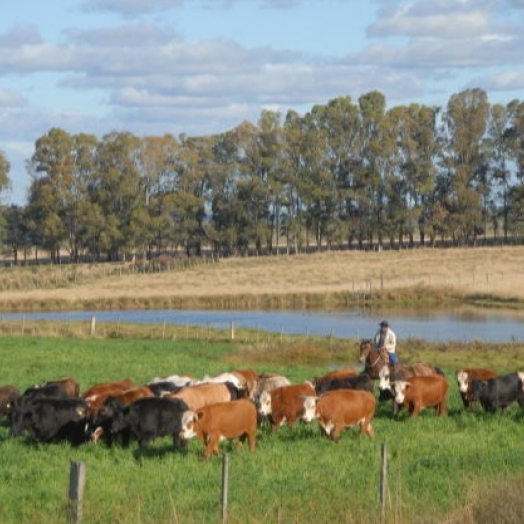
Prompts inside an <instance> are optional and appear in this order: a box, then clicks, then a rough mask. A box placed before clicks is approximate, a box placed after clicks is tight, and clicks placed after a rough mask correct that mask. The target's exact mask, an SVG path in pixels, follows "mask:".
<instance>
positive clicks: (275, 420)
mask: <svg viewBox="0 0 524 524" xmlns="http://www.w3.org/2000/svg"><path fill="white" fill-rule="evenodd" d="M305 396H310V397H312V396H315V388H314V387H313V384H311V382H304V383H303V384H291V385H289V386H281V387H279V388H275V389H272V390H271V391H264V392H263V393H262V394H261V395H260V399H259V403H258V412H259V413H260V415H261V416H262V417H269V416H270V417H271V429H272V430H275V429H277V428H278V427H279V426H282V424H284V423H285V422H287V423H288V424H289V425H290V426H291V427H293V426H294V425H295V421H296V420H297V419H299V418H300V417H301V416H302V413H303V412H304V401H303V397H305Z"/></svg>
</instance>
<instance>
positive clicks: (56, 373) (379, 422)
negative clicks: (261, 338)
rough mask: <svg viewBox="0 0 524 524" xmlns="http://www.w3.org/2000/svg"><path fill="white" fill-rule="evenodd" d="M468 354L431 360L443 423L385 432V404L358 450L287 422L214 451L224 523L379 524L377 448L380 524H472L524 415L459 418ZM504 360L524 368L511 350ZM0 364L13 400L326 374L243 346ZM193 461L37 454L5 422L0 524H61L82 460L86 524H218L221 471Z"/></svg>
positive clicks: (518, 445)
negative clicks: (66, 387)
mask: <svg viewBox="0 0 524 524" xmlns="http://www.w3.org/2000/svg"><path fill="white" fill-rule="evenodd" d="M282 350H283V351H285V349H282ZM316 351H318V349H316ZM425 351H429V350H428V349H427V348H425ZM468 351H471V352H474V357H475V359H477V358H478V359H479V361H480V360H481V358H480V357H479V349H478V348H471V349H468V348H461V349H460V351H458V350H457V351H454V352H453V351H444V350H443V349H442V348H440V349H437V350H435V353H434V354H433V355H434V356H435V357H436V359H437V361H435V364H437V365H440V366H441V367H443V369H444V370H445V372H446V374H447V377H448V379H449V381H450V403H449V415H448V416H447V417H443V418H437V417H436V416H435V414H434V412H433V411H424V412H423V413H422V415H421V416H420V417H419V418H418V419H416V420H409V419H407V418H406V413H401V415H400V416H399V419H398V420H393V419H392V417H391V410H390V408H391V406H390V404H389V403H388V404H380V405H379V407H378V410H377V413H376V416H375V420H374V423H373V426H374V429H375V433H376V438H375V440H370V439H368V437H363V438H360V437H359V436H358V435H357V434H356V431H355V430H354V429H352V430H346V432H345V433H343V435H342V439H341V441H340V442H339V443H333V442H331V441H328V440H327V439H325V438H323V437H322V436H321V435H320V432H319V428H318V426H317V425H316V423H313V424H311V425H309V426H306V425H303V424H300V423H299V424H298V425H297V426H296V427H295V428H289V427H287V426H285V427H282V428H280V429H279V430H277V431H276V432H275V433H271V432H270V431H269V429H268V428H267V427H262V428H260V429H259V433H258V443H257V449H256V451H255V453H254V454H251V453H249V451H248V449H247V447H246V448H244V449H238V448H236V446H235V445H232V444H231V443H227V442H224V443H222V444H221V447H222V449H223V450H224V451H227V452H228V454H229V466H230V470H229V506H228V522H229V523H231V524H236V523H243V524H246V523H248V524H251V523H252V524H258V523H264V524H268V523H295V522H296V523H301V524H302V523H305V524H308V523H315V524H318V523H324V522H333V523H364V524H365V523H371V522H379V521H380V505H379V478H380V448H381V445H382V443H384V442H385V443H386V445H387V450H388V457H389V460H388V481H389V482H388V485H389V490H388V504H387V519H386V521H387V522H395V523H410V522H426V523H429V522H431V523H433V522H435V523H437V522H457V523H458V522H462V523H464V522H474V520H470V521H467V520H466V519H465V518H464V517H463V515H464V514H467V515H468V517H471V519H473V518H474V513H475V512H474V509H470V508H472V507H474V503H475V501H477V500H478V499H477V498H476V497H477V496H478V493H480V492H482V490H484V489H486V487H488V488H489V487H490V486H495V485H502V486H507V485H508V483H509V485H511V482H516V480H517V479H519V476H520V475H521V472H522V470H523V468H524V438H523V433H524V417H523V415H521V413H520V411H519V409H518V407H517V406H513V407H512V408H511V409H510V411H509V413H508V414H507V415H506V416H502V415H500V414H496V415H492V416H488V415H486V414H485V413H483V412H482V411H481V410H480V409H473V410H471V411H469V412H464V410H463V408H462V404H461V402H460V399H459V396H458V392H457V388H456V384H455V380H454V371H455V369H457V368H458V367H461V362H460V360H461V359H460V355H462V357H463V361H464V362H463V363H462V365H463V364H464V363H466V358H468V355H469V354H468ZM482 351H483V352H484V353H485V356H486V357H489V356H490V355H491V353H492V352H493V353H496V358H494V360H492V362H496V363H497V365H498V370H499V371H506V370H516V369H517V368H518V366H517V364H516V359H515V354H513V352H511V355H509V351H508V357H510V358H508V359H506V360H504V356H503V355H501V350H500V348H496V349H495V348H491V349H490V348H489V347H488V348H484V349H483V350H482ZM352 354H353V352H352ZM428 354H429V353H428ZM243 356H244V357H245V359H243ZM516 356H517V359H519V358H520V362H521V363H522V364H523V365H521V366H520V368H524V360H523V359H522V358H521V357H520V351H518V352H517V353H516ZM0 357H1V362H2V365H1V368H0V384H1V385H4V384H8V383H11V384H15V385H17V386H18V387H19V388H20V389H24V388H26V387H28V386H30V385H32V384H34V383H38V382H43V381H46V380H52V379H57V378H61V377H64V376H72V377H74V378H76V379H77V380H79V381H80V383H81V384H82V390H85V389H87V388H88V387H89V386H91V385H92V384H94V383H96V382H102V381H107V380H115V379H121V378H125V377H129V378H131V379H133V380H134V381H135V382H136V383H138V384H141V383H145V382H146V381H148V380H149V379H151V378H152V377H154V376H156V375H167V374H174V373H190V374H193V375H195V376H197V377H200V376H203V375H204V374H213V373H218V372H222V371H228V370H232V369H235V368H238V369H240V368H243V367H253V368H254V369H257V370H259V371H270V370H275V371H277V372H283V373H285V374H287V376H289V377H290V378H291V379H292V380H293V381H302V380H305V379H309V378H312V377H314V376H316V375H319V374H320V373H322V372H324V371H326V369H325V362H324V363H323V364H322V365H318V366H315V365H312V364H311V363H310V360H308V359H307V358H304V354H302V357H301V358H297V359H296V361H295V362H291V363H289V362H288V363H286V365H285V366H284V365H282V364H281V363H280V364H279V362H278V359H276V358H275V353H274V352H271V355H268V360H267V361H265V360H264V355H260V354H256V352H255V351H254V350H253V348H251V349H246V348H242V346H241V345H236V344H234V343H232V342H224V343H212V342H207V341H187V342H186V341H181V340H176V341H173V340H132V339H106V340H100V339H97V340H95V339H84V340H78V339H60V338H30V337H3V338H0ZM320 360H321V359H319V361H320ZM425 360H426V361H427V360H428V359H425ZM304 362H308V363H307V364H304ZM354 364H356V362H355V361H354V360H352V361H348V362H347V365H354ZM202 451H203V446H202V445H201V444H200V442H198V441H196V440H192V441H190V444H189V447H188V450H187V451H186V452H180V451H174V450H173V448H172V446H171V440H170V439H168V438H166V439H159V440H157V441H155V442H154V443H153V444H152V446H151V447H150V448H149V449H146V450H140V449H139V448H138V446H137V445H136V443H132V444H131V446H130V447H129V448H128V449H124V448H121V447H120V446H119V445H116V446H114V447H113V448H111V449H108V448H107V447H105V445H104V444H98V445H93V444H86V445H83V446H81V447H79V448H76V449H75V448H72V447H71V446H69V445H68V444H65V443H64V444H53V445H35V444H33V443H31V442H29V440H27V439H26V438H11V437H9V435H8V428H7V425H6V423H5V422H3V423H2V424H0V522H1V523H2V524H15V523H16V524H26V523H28V524H29V523H31V524H32V523H39V524H41V523H48V522H49V523H57V522H66V503H67V491H68V483H69V467H70V463H71V461H83V462H85V464H86V470H87V480H86V489H85V497H84V505H83V520H82V522H83V523H84V524H99V523H100V524H101V523H104V524H107V523H115V524H116V523H122V524H124V523H125V524H129V523H140V524H157V523H180V524H195V523H213V522H217V523H219V522H221V520H222V519H221V517H222V515H221V474H222V461H221V458H220V457H212V458H211V459H209V460H208V461H207V462H206V461H203V460H202ZM519 489H520V488H519ZM484 500H486V497H484ZM464 512H465V513H464ZM456 515H459V517H456V520H453V518H455V517H454V516H456ZM475 522H476V521H475ZM483 522H488V521H487V520H486V519H485V518H484V520H483ZM493 522H494V521H493Z"/></svg>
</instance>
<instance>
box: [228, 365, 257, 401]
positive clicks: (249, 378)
mask: <svg viewBox="0 0 524 524" xmlns="http://www.w3.org/2000/svg"><path fill="white" fill-rule="evenodd" d="M232 373H233V375H235V376H236V377H238V379H239V380H240V383H241V385H242V387H243V389H244V390H245V391H246V393H247V396H248V397H249V398H251V395H252V394H253V391H254V390H255V387H256V385H257V382H258V373H257V372H256V371H254V370H252V369H237V370H235V371H233V372H232Z"/></svg>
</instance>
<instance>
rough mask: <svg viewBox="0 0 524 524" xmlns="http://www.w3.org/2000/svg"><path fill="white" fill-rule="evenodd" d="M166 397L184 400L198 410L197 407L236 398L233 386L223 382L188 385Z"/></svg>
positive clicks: (165, 396) (191, 407)
mask: <svg viewBox="0 0 524 524" xmlns="http://www.w3.org/2000/svg"><path fill="white" fill-rule="evenodd" d="M164 398H169V399H177V398H178V399H180V400H183V401H184V402H185V403H186V405H187V407H188V408H189V409H190V410H192V411H196V410H197V409H199V408H201V407H203V406H207V405H208V404H216V403H217V402H229V401H231V400H235V399H236V398H237V397H236V396H235V390H234V388H233V387H232V386H229V385H228V384H222V383H216V384H215V383H210V384H197V385H196V386H186V387H184V388H182V389H181V390H180V391H178V392H177V393H167V394H165V395H164Z"/></svg>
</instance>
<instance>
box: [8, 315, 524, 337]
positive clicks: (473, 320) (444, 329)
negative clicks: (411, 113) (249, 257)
mask: <svg viewBox="0 0 524 524" xmlns="http://www.w3.org/2000/svg"><path fill="white" fill-rule="evenodd" d="M93 316H94V317H95V318H96V320H97V322H121V323H140V324H142V323H145V324H163V323H164V322H165V323H166V324H174V325H188V326H205V327H210V328H219V329H229V328H231V325H233V326H234V327H237V328H251V329H259V330H261V331H269V332H278V333H283V334H287V335H291V334H300V335H315V336H333V337H337V338H356V339H359V338H369V337H371V336H373V335H374V333H375V332H376V330H377V329H378V323H379V322H380V320H382V319H383V318H386V319H387V320H389V322H390V325H391V327H392V329H393V330H394V331H395V332H396V334H397V336H398V338H399V341H402V340H403V339H404V340H405V339H408V338H417V339H421V340H427V341H433V342H436V341H443V342H445V341H459V342H471V341H473V340H480V341H483V342H495V343H496V342H501V343H502V342H518V341H524V311H514V310H498V309H496V310H495V309H485V308H475V307H466V306H463V307H457V308H452V309H423V308H417V309H398V310H397V309H395V310H388V311H387V312H384V311H379V310H369V309H354V310H349V311H346V312H326V311H274V310H273V311H208V310H137V311H74V312H59V313H43V312H39V313H16V314H15V313H13V314H9V313H5V314H1V315H0V319H6V320H9V319H18V320H21V319H23V318H25V319H26V320H30V319H41V320H43V319H45V320H54V321H61V322H67V321H82V320H86V321H90V319H91V318H92V317H93Z"/></svg>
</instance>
